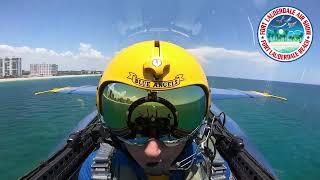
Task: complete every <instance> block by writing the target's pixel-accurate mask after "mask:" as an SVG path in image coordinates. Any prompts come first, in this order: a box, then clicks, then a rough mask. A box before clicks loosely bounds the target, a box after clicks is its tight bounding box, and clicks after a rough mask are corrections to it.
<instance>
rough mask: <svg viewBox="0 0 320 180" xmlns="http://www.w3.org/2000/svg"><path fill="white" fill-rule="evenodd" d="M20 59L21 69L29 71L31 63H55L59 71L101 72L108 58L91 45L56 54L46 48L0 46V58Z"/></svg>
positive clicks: (84, 44) (82, 45) (81, 44)
mask: <svg viewBox="0 0 320 180" xmlns="http://www.w3.org/2000/svg"><path fill="white" fill-rule="evenodd" d="M13 56H15V57H21V58H22V68H23V69H25V70H29V65H30V64H32V63H55V64H58V65H59V69H60V70H81V69H86V70H103V69H104V68H105V66H106V64H107V59H108V57H106V56H104V55H102V53H101V52H100V51H98V50H96V49H94V48H93V47H92V46H91V44H86V43H80V47H79V51H78V52H71V51H66V52H61V53H59V52H56V51H54V50H51V49H46V48H31V47H27V46H23V47H14V46H9V45H0V57H13Z"/></svg>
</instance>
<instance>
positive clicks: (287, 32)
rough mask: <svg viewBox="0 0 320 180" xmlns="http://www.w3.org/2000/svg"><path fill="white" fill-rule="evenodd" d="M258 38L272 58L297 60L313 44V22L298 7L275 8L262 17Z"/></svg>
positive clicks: (263, 48)
mask: <svg viewBox="0 0 320 180" xmlns="http://www.w3.org/2000/svg"><path fill="white" fill-rule="evenodd" d="M258 40H259V44H260V46H261V48H262V50H263V51H264V53H265V54H266V55H268V56H269V57H270V58H272V59H274V60H276V61H281V62H290V61H294V60H297V59H298V58H300V57H302V56H303V55H304V54H305V53H306V52H307V51H308V49H309V48H310V46H311V42H312V26H311V22H310V20H309V19H308V17H307V16H306V15H305V14H304V13H303V12H302V11H300V10H298V9H296V8H293V7H277V8H274V9H272V10H271V11H269V12H268V13H267V14H266V15H265V16H264V17H263V18H262V20H261V22H260V24H259V29H258Z"/></svg>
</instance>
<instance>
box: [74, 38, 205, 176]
mask: <svg viewBox="0 0 320 180" xmlns="http://www.w3.org/2000/svg"><path fill="white" fill-rule="evenodd" d="M209 101H210V98H209V89H208V82H207V79H206V76H205V74H204V72H203V70H202V68H201V66H200V65H199V64H198V62H197V61H196V59H195V58H194V57H193V56H192V55H191V54H189V53H188V52H187V51H185V50H184V49H183V48H181V47H178V46H176V45H174V44H171V43H168V42H162V41H160V42H159V41H146V42H141V43H138V44H135V45H133V46H130V47H128V48H126V49H124V50H123V51H122V52H120V53H119V54H118V55H117V56H116V57H115V58H114V59H113V60H112V61H111V63H110V64H109V66H108V67H107V69H106V70H105V71H104V74H103V76H102V78H101V80H100V83H99V87H98V93H97V106H98V110H99V113H100V114H101V117H102V121H103V124H104V126H105V128H106V129H107V130H108V131H109V132H110V139H111V140H112V146H110V145H108V144H106V143H102V144H101V145H100V148H99V149H97V150H96V151H94V152H93V153H92V154H90V155H89V157H88V158H87V159H86V161H85V162H84V163H83V165H82V167H81V170H80V173H79V179H90V178H92V179H99V178H100V179H103V178H106V179H108V178H110V179H112V178H115V179H152V178H160V179H169V178H170V179H208V176H207V173H206V171H207V169H206V167H205V164H206V160H205V159H206V158H205V157H204V156H203V155H202V153H201V152H200V151H199V148H198V144H196V143H195V137H196V136H197V135H198V132H199V130H200V128H201V125H202V124H203V122H204V120H205V118H206V117H207V114H208V110H209V104H210V102H209ZM99 167H106V168H100V169H99Z"/></svg>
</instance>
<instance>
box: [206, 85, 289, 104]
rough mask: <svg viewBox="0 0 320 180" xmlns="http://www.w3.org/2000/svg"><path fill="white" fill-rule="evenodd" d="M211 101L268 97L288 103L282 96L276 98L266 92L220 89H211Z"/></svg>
mask: <svg viewBox="0 0 320 180" xmlns="http://www.w3.org/2000/svg"><path fill="white" fill-rule="evenodd" d="M210 90H211V99H212V100H222V99H239V98H258V97H268V98H275V99H280V100H283V101H286V100H287V99H286V98H284V97H280V96H275V95H272V94H269V93H266V92H258V91H242V90H238V89H218V88H210Z"/></svg>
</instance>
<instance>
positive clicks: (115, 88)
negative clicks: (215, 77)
mask: <svg viewBox="0 0 320 180" xmlns="http://www.w3.org/2000/svg"><path fill="white" fill-rule="evenodd" d="M106 87H109V90H108V91H105V92H104V93H105V94H104V95H105V97H108V95H109V93H110V91H111V92H112V93H113V95H114V97H115V98H124V99H127V98H129V99H130V100H132V101H135V100H137V99H139V98H142V97H146V96H148V91H146V90H143V89H139V88H135V87H132V86H128V85H125V84H121V83H113V84H110V85H108V86H106ZM106 93H107V94H106ZM204 96H205V94H204V91H203V90H202V88H200V87H198V86H187V87H182V88H178V89H172V90H167V91H158V97H162V98H165V99H166V100H168V101H170V102H171V103H172V104H174V105H180V104H187V103H191V102H194V101H198V100H199V99H201V98H204ZM186 97H188V98H186Z"/></svg>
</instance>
